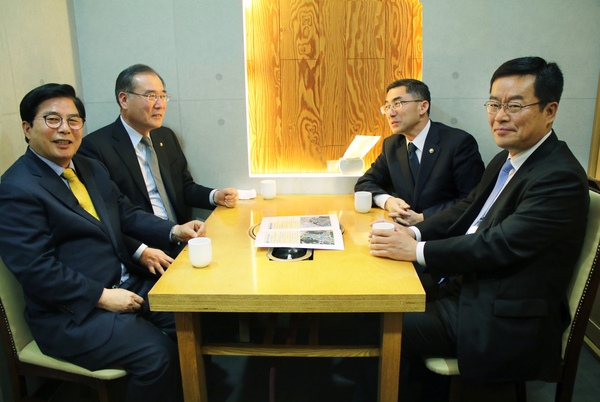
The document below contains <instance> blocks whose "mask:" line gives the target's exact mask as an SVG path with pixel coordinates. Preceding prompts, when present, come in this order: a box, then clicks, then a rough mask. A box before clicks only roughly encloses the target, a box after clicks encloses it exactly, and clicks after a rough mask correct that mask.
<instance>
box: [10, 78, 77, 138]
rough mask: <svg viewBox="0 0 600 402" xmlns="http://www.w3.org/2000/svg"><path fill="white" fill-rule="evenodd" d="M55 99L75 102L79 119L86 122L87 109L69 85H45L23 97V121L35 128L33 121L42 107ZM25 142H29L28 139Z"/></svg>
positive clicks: (21, 105)
mask: <svg viewBox="0 0 600 402" xmlns="http://www.w3.org/2000/svg"><path fill="white" fill-rule="evenodd" d="M54 98H68V99H71V100H72V101H73V103H74V104H75V107H76V108H77V113H79V117H81V118H82V119H84V120H85V107H84V106H83V102H82V101H81V99H79V98H78V97H77V94H76V93H75V88H73V87H72V86H71V85H69V84H55V83H50V84H44V85H41V86H39V87H37V88H34V89H32V90H31V91H29V92H28V93H27V95H25V96H24V97H23V99H22V100H21V104H20V105H19V112H20V113H21V120H22V121H26V122H27V123H29V125H30V126H33V120H34V119H35V116H36V115H37V113H38V110H39V107H40V105H41V104H42V103H43V102H45V101H47V100H48V99H54ZM25 141H27V142H29V140H28V139H27V138H25Z"/></svg>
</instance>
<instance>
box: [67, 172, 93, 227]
mask: <svg viewBox="0 0 600 402" xmlns="http://www.w3.org/2000/svg"><path fill="white" fill-rule="evenodd" d="M61 176H62V177H64V178H65V179H67V181H68V182H69V187H71V191H72V192H73V195H74V196H75V198H77V201H79V205H81V208H83V209H85V210H86V211H87V212H88V213H89V214H90V215H92V216H93V217H94V218H96V219H98V220H100V218H99V217H98V213H97V212H96V208H94V203H92V199H91V198H90V194H89V193H88V191H87V189H86V188H85V186H84V185H83V183H82V182H81V181H80V180H79V178H78V177H77V174H75V171H74V170H73V169H71V168H67V169H65V170H64V171H63V173H62V175H61Z"/></svg>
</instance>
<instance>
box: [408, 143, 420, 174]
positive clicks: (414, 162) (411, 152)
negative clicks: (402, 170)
mask: <svg viewBox="0 0 600 402" xmlns="http://www.w3.org/2000/svg"><path fill="white" fill-rule="evenodd" d="M417 149H418V148H417V146H416V145H415V144H413V143H412V142H411V143H410V144H408V163H409V165H410V172H411V173H412V177H413V181H414V182H415V183H416V182H417V173H418V172H419V157H418V156H417Z"/></svg>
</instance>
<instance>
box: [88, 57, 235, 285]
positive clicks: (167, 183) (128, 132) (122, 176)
mask: <svg viewBox="0 0 600 402" xmlns="http://www.w3.org/2000/svg"><path fill="white" fill-rule="evenodd" d="M115 96H116V99H117V103H118V104H119V107H120V116H119V117H118V118H117V120H116V121H115V122H113V123H111V124H109V125H108V126H105V127H103V128H101V129H99V130H97V131H95V132H93V133H91V134H88V135H86V136H85V138H84V139H83V143H82V144H81V148H80V149H79V153H80V154H82V155H85V156H88V157H90V158H94V159H97V160H99V161H100V162H102V163H103V164H104V165H105V166H106V168H107V169H108V171H109V173H110V177H111V179H112V180H113V181H114V182H115V183H116V184H117V186H118V187H119V189H120V190H121V192H122V193H123V194H125V195H126V196H127V197H128V198H129V199H130V200H131V202H132V203H134V204H135V205H138V206H140V207H141V208H142V209H144V210H145V211H147V212H151V213H154V214H155V215H157V216H159V217H161V218H163V219H170V220H172V221H174V222H177V223H182V222H186V221H188V220H189V219H191V217H192V207H197V208H204V209H214V208H215V206H216V205H223V206H226V207H230V208H233V207H235V205H236V203H237V201H238V192H237V190H236V189H235V188H224V189H220V190H218V189H213V188H209V187H205V186H202V185H200V184H196V183H195V182H194V180H193V178H192V175H191V174H190V172H189V170H188V164H187V160H186V158H185V155H184V154H183V151H182V150H181V146H180V145H179V141H178V140H177V137H176V136H175V133H174V132H173V131H172V130H171V129H169V128H168V127H163V126H162V122H163V118H164V114H165V111H166V109H167V102H168V101H169V99H170V96H169V95H168V94H167V91H166V89H165V83H164V81H163V79H162V77H161V76H160V75H158V73H157V72H156V71H154V70H153V69H152V68H150V67H148V66H146V65H143V64H135V65H133V66H130V67H128V68H126V69H125V70H123V71H122V72H121V73H120V74H119V76H118V77H117V82H116V85H115ZM147 139H150V142H151V143H152V146H153V147H152V148H153V149H154V151H155V158H156V159H157V163H158V165H159V166H160V172H158V171H154V172H153V171H152V169H151V158H152V157H153V156H152V150H151V149H150V147H149V146H148V145H147V143H145V141H147ZM157 170H158V167H157ZM155 176H157V177H155ZM157 179H158V180H157ZM161 185H162V187H163V188H162V189H161V188H160V186H161ZM127 245H128V249H129V251H130V253H131V254H132V255H133V256H134V259H135V260H137V261H138V262H139V263H140V265H142V266H144V267H147V268H148V269H150V270H151V271H153V272H156V273H158V274H162V273H163V272H164V269H166V268H167V267H168V266H169V265H170V264H171V262H172V261H173V258H174V257H176V256H177V254H178V253H179V251H181V248H182V246H181V245H179V246H177V245H175V246H173V247H171V248H170V249H169V250H166V251H167V253H168V254H169V255H167V254H165V253H164V252H163V251H162V250H158V249H153V248H148V247H147V246H146V245H145V244H143V243H141V242H140V241H138V240H135V239H131V238H129V239H128V244H127Z"/></svg>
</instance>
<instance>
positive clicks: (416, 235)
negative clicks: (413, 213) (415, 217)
mask: <svg viewBox="0 0 600 402" xmlns="http://www.w3.org/2000/svg"><path fill="white" fill-rule="evenodd" d="M408 228H409V229H410V230H412V231H413V233H414V234H415V240H416V241H421V231H420V230H419V229H418V228H417V227H416V226H409V227H408Z"/></svg>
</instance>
